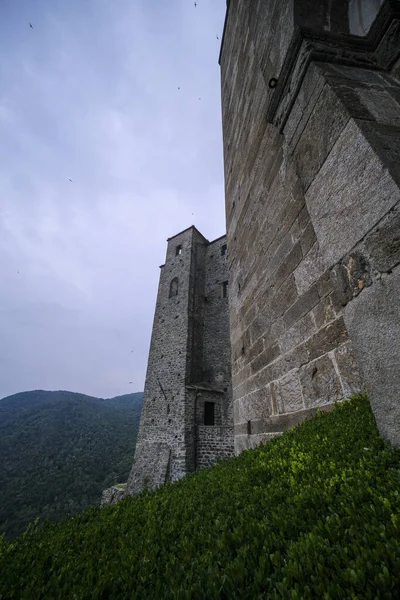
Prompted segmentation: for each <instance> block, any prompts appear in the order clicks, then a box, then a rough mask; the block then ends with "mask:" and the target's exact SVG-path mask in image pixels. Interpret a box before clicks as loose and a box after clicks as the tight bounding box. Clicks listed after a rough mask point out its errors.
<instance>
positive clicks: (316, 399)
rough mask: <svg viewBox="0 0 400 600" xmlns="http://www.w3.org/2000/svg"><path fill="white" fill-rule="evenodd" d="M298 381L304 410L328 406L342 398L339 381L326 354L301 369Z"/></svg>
mask: <svg viewBox="0 0 400 600" xmlns="http://www.w3.org/2000/svg"><path fill="white" fill-rule="evenodd" d="M300 381H301V389H302V392H303V397H304V404H305V406H306V408H310V407H315V406H320V405H321V404H329V403H331V402H334V401H335V400H340V399H341V398H342V397H343V391H342V386H341V384H340V379H339V377H338V375H337V373H336V370H335V367H334V364H333V362H332V360H331V358H330V357H329V356H328V355H327V354H325V355H324V356H322V357H321V358H318V359H317V360H314V361H312V362H310V363H309V364H308V365H305V366H304V367H302V368H301V369H300Z"/></svg>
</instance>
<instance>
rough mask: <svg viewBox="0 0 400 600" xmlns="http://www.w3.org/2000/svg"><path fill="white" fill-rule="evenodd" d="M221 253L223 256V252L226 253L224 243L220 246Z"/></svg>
mask: <svg viewBox="0 0 400 600" xmlns="http://www.w3.org/2000/svg"><path fill="white" fill-rule="evenodd" d="M221 254H222V256H225V254H226V244H224V245H223V246H221Z"/></svg>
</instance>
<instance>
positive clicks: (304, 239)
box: [300, 221, 317, 256]
mask: <svg viewBox="0 0 400 600" xmlns="http://www.w3.org/2000/svg"><path fill="white" fill-rule="evenodd" d="M316 241H317V236H316V235H315V231H314V227H313V224H312V223H311V221H309V222H308V224H307V226H306V227H305V229H304V231H303V235H302V236H301V238H300V244H301V250H302V252H303V256H305V255H306V254H307V252H308V251H309V250H310V248H312V246H314V244H315V242H316Z"/></svg>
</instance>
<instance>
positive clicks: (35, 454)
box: [0, 390, 142, 537]
mask: <svg viewBox="0 0 400 600" xmlns="http://www.w3.org/2000/svg"><path fill="white" fill-rule="evenodd" d="M141 402H142V393H141V392H139V393H136V394H127V395H125V396H118V397H116V398H110V399H107V400H104V399H100V398H93V397H91V396H85V395H83V394H76V393H73V392H66V391H60V392H47V391H43V390H38V391H32V392H23V393H20V394H15V395H13V396H8V397H7V398H3V399H2V400H0V489H1V502H0V534H1V533H5V534H6V537H12V536H14V535H17V534H18V533H21V532H22V531H23V530H24V529H25V528H26V526H27V525H28V523H30V522H31V521H33V520H34V519H35V518H36V517H40V518H41V520H43V519H52V520H54V519H60V518H62V517H64V516H65V515H67V514H69V513H77V512H79V511H81V510H82V509H83V508H85V507H87V506H89V505H91V504H96V503H98V502H99V500H100V495H101V492H102V490H103V489H104V488H106V487H109V486H110V485H112V484H114V483H116V482H120V481H125V480H126V479H127V477H128V473H129V470H130V467H131V464H132V460H133V454H134V449H135V443H136V436H137V431H138V427H139V417H140V409H141Z"/></svg>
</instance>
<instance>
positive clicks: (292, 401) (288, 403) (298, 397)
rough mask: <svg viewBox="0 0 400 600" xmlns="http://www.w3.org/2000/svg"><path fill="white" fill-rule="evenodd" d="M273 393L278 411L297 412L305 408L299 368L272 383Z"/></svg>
mask: <svg viewBox="0 0 400 600" xmlns="http://www.w3.org/2000/svg"><path fill="white" fill-rule="evenodd" d="M271 395H272V396H273V397H274V404H275V405H276V407H277V411H278V413H280V414H281V413H288V412H295V411H297V410H302V409H303V408H304V402H303V396H302V393H301V387H300V380H299V373H298V370H297V369H295V370H293V371H291V372H290V373H288V374H287V375H285V376H284V377H282V378H281V379H279V380H278V381H273V382H272V383H271Z"/></svg>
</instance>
